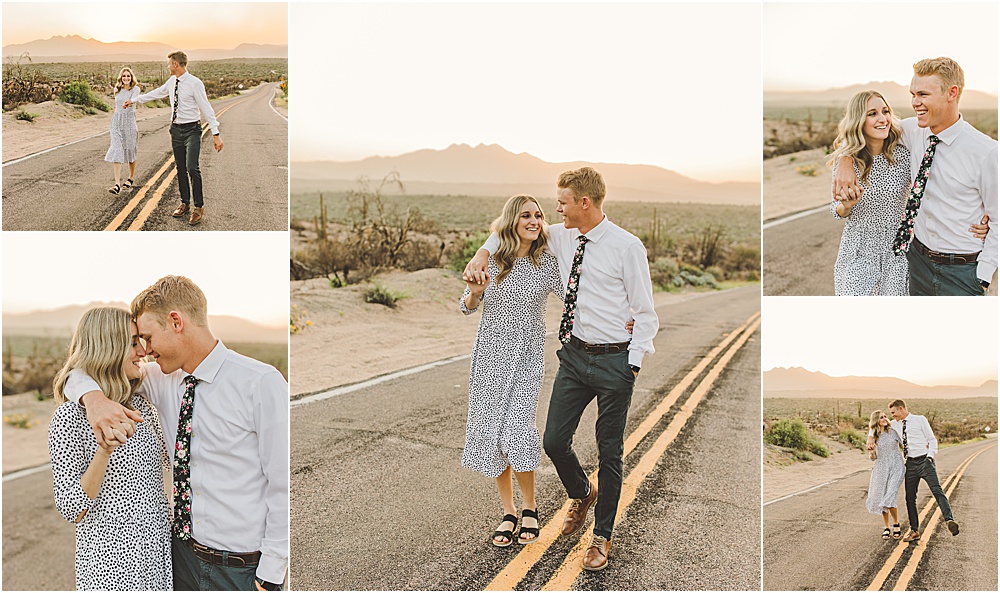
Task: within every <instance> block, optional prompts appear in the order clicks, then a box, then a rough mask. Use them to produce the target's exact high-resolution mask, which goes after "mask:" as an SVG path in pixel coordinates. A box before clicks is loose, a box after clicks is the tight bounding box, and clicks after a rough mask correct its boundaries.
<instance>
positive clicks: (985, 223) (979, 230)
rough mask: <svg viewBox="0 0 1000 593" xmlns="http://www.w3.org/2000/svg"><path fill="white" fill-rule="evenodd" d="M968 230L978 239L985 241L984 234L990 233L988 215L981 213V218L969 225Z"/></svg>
mask: <svg viewBox="0 0 1000 593" xmlns="http://www.w3.org/2000/svg"><path fill="white" fill-rule="evenodd" d="M969 232H970V233H972V236H974V237H975V238H977V239H979V240H980V241H985V240H986V235H988V234H990V215H989V214H983V219H982V220H981V221H980V222H979V224H973V225H970V226H969Z"/></svg>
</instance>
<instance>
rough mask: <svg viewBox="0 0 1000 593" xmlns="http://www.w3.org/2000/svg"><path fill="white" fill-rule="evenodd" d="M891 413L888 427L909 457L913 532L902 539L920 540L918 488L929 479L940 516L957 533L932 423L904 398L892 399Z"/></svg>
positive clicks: (907, 484)
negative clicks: (943, 485)
mask: <svg viewBox="0 0 1000 593" xmlns="http://www.w3.org/2000/svg"><path fill="white" fill-rule="evenodd" d="M889 415H891V416H892V420H891V421H890V422H889V426H890V427H891V428H892V429H893V430H895V431H896V434H898V435H899V436H900V438H902V439H903V456H904V457H905V458H906V481H905V488H906V514H907V516H908V517H909V520H910V532H909V533H907V534H906V537H904V538H903V541H905V542H913V541H917V540H918V539H920V517H919V512H918V509H917V487H918V486H919V485H920V480H923V481H925V482H927V486H929V487H930V489H931V494H933V495H934V498H935V499H936V500H937V503H938V508H940V509H941V516H942V517H944V520H945V521H946V522H947V523H948V530H949V531H951V534H952V535H958V523H956V522H955V517H954V516H953V515H952V514H951V505H950V504H949V503H948V497H947V496H945V493H944V490H942V489H941V483H940V481H939V480H938V475H937V468H936V467H935V466H934V457H935V456H936V455H937V452H938V443H937V439H936V438H935V437H934V431H933V430H931V424H930V422H928V421H927V418H925V417H923V416H920V415H918V414H910V413H909V412H907V411H906V404H905V403H903V400H901V399H897V400H893V402H892V403H890V404H889ZM874 449H875V439H874V435H873V434H872V431H871V430H869V431H868V450H869V451H872V450H874Z"/></svg>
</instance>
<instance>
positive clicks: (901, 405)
mask: <svg viewBox="0 0 1000 593" xmlns="http://www.w3.org/2000/svg"><path fill="white" fill-rule="evenodd" d="M889 407H890V408H898V409H900V410H905V409H906V404H904V403H903V400H901V399H894V400H892V403H890V404H889Z"/></svg>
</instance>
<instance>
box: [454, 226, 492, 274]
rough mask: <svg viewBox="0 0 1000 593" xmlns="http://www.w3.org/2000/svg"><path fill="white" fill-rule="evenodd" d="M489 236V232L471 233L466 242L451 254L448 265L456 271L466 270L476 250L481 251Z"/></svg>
mask: <svg viewBox="0 0 1000 593" xmlns="http://www.w3.org/2000/svg"><path fill="white" fill-rule="evenodd" d="M489 237H490V234H489V232H482V233H476V234H474V235H470V236H469V237H468V238H466V239H465V242H464V243H462V247H461V248H460V249H459V250H458V251H456V252H455V253H453V254H452V255H451V259H450V261H449V263H448V267H449V268H451V269H452V270H455V271H456V272H464V271H465V265H466V264H468V263H469V260H471V259H472V258H473V257H475V256H476V252H477V251H479V248H480V247H482V246H483V243H485V242H486V239H488V238H489Z"/></svg>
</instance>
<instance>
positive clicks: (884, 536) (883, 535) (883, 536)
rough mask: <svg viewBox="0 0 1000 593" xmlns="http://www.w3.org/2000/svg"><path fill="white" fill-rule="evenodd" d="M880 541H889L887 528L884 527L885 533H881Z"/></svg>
mask: <svg viewBox="0 0 1000 593" xmlns="http://www.w3.org/2000/svg"><path fill="white" fill-rule="evenodd" d="M882 539H884V540H886V541H889V528H888V527H886V528H885V531H883V532H882Z"/></svg>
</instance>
